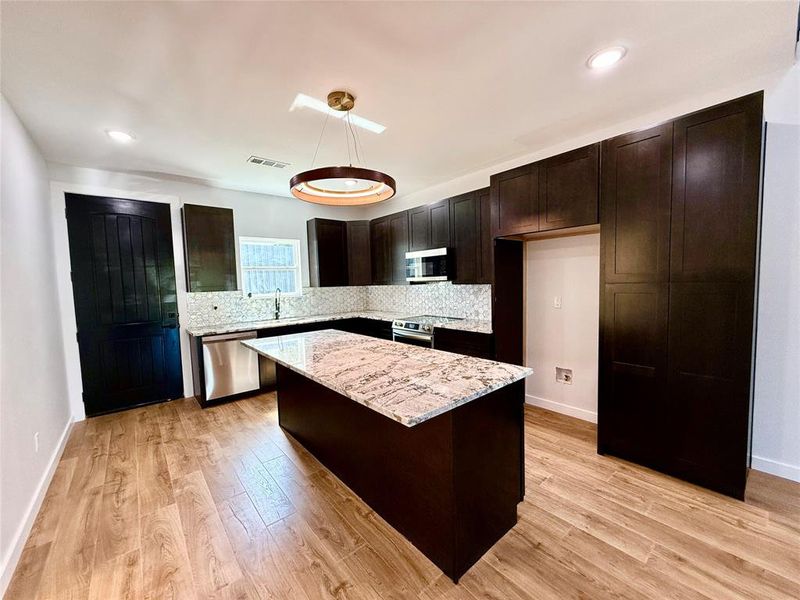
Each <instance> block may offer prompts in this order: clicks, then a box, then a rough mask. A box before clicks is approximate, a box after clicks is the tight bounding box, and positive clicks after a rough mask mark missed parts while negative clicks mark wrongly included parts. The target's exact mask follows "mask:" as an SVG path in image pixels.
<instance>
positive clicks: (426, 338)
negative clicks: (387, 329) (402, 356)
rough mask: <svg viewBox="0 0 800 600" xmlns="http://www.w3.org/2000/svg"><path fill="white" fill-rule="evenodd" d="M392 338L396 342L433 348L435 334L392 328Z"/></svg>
mask: <svg viewBox="0 0 800 600" xmlns="http://www.w3.org/2000/svg"><path fill="white" fill-rule="evenodd" d="M392 340H393V341H395V342H400V343H401V344H411V345H412V346H421V347H423V348H433V336H431V335H428V334H425V333H416V332H414V331H401V330H399V329H392Z"/></svg>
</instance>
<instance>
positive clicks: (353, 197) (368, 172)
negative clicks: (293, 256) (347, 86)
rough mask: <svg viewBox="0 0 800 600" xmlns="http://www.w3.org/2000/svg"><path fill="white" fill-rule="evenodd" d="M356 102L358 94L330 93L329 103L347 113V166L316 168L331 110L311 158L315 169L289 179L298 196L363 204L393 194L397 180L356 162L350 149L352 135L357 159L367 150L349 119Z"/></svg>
mask: <svg viewBox="0 0 800 600" xmlns="http://www.w3.org/2000/svg"><path fill="white" fill-rule="evenodd" d="M355 102H356V99H355V97H354V96H353V95H352V94H349V93H348V92H343V91H339V90H337V91H334V92H331V93H330V94H328V106H329V107H330V108H331V109H333V110H338V111H342V112H344V113H345V118H343V119H342V123H343V125H344V130H345V139H346V140H347V156H348V163H349V164H348V166H346V167H321V168H317V169H314V168H313V166H314V161H316V159H317V152H319V146H320V144H321V143H322V137H323V135H324V134H325V126H326V125H327V124H328V117H329V116H330V113H328V114H327V116H326V117H325V123H324V124H323V125H322V133H321V134H320V136H319V141H318V142H317V148H316V150H315V151H314V158H313V159H312V160H311V166H312V169H311V170H309V171H303V172H302V173H298V174H297V175H295V176H294V177H292V178H291V179H290V180H289V187H290V189H291V192H292V195H293V196H294V197H295V198H299V199H300V200H305V201H306V202H313V203H315V204H328V205H332V206H362V205H365V204H375V203H376V202H382V201H384V200H388V199H389V198H391V197H392V196H394V194H395V192H396V191H397V184H396V183H395V181H394V179H393V178H392V177H390V176H389V175H387V174H386V173H381V172H380V171H373V170H372V169H365V168H363V167H354V166H353V163H352V155H351V153H350V141H351V139H352V144H353V153H354V154H355V157H356V161H357V162H361V156H362V155H363V153H364V151H363V148H360V146H361V143H360V140H359V139H358V134H357V133H356V132H355V130H354V129H353V124H352V123H351V121H350V110H352V108H353V106H355Z"/></svg>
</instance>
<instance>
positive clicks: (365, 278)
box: [347, 221, 372, 285]
mask: <svg viewBox="0 0 800 600" xmlns="http://www.w3.org/2000/svg"><path fill="white" fill-rule="evenodd" d="M371 269H372V265H371V251H370V239H369V221H348V222H347V274H348V277H347V279H348V285H369V284H370V283H372V270H371Z"/></svg>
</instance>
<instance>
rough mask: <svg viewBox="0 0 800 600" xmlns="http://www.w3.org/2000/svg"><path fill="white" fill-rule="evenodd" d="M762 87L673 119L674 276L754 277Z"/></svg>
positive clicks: (694, 278) (682, 278)
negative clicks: (747, 94)
mask: <svg viewBox="0 0 800 600" xmlns="http://www.w3.org/2000/svg"><path fill="white" fill-rule="evenodd" d="M762 104H763V93H761V92H759V93H757V94H751V95H749V96H745V97H744V98H740V99H738V100H735V101H732V102H727V103H725V104H722V105H719V106H715V107H712V108H709V109H706V110H703V111H700V112H698V113H693V114H691V115H688V116H686V117H683V118H681V119H678V120H677V121H675V130H674V142H673V144H674V145H673V148H674V161H675V167H674V169H673V178H672V234H671V236H672V243H671V252H670V259H671V276H670V279H671V280H672V281H752V280H753V278H754V274H755V260H756V235H757V227H758V207H759V204H758V198H759V184H760V166H761V160H760V157H761V130H762Z"/></svg>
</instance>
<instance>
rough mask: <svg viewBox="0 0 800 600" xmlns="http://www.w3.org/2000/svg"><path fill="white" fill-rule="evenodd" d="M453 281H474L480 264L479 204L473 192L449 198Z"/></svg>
mask: <svg viewBox="0 0 800 600" xmlns="http://www.w3.org/2000/svg"><path fill="white" fill-rule="evenodd" d="M450 242H451V246H452V248H453V255H454V256H453V264H454V265H455V277H454V278H453V283H476V282H477V281H478V272H479V269H480V266H481V256H480V251H481V243H480V242H481V239H480V206H479V205H478V196H477V194H476V193H475V192H469V193H467V194H461V195H460V196H456V197H454V198H450Z"/></svg>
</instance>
